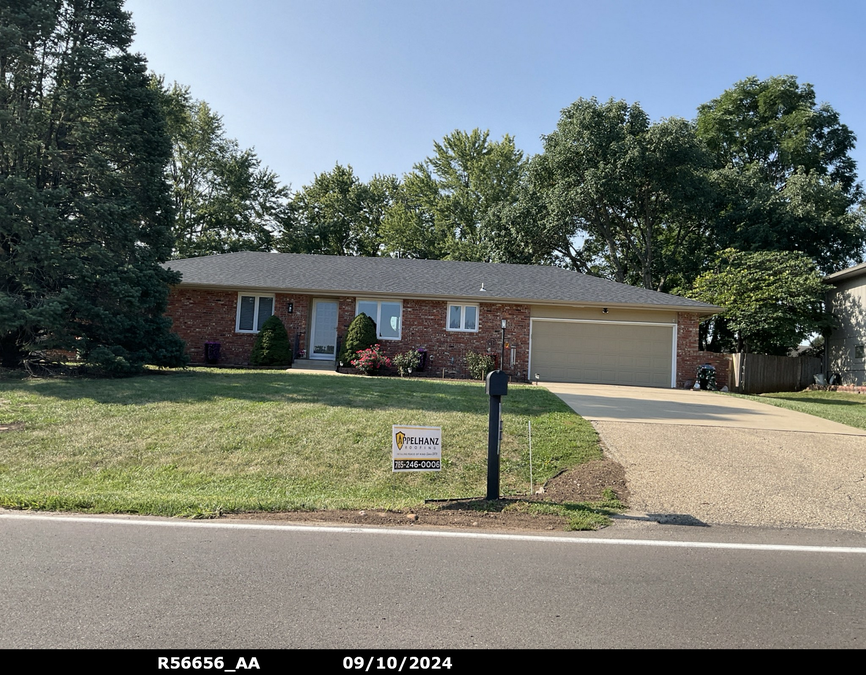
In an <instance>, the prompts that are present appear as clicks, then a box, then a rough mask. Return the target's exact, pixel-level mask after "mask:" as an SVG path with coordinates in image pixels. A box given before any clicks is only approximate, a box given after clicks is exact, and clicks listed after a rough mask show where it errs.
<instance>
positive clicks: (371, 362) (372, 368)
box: [349, 345, 391, 375]
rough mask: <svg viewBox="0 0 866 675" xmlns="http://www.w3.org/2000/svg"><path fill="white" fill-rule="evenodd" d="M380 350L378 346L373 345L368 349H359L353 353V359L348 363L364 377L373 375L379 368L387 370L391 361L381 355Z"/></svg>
mask: <svg viewBox="0 0 866 675" xmlns="http://www.w3.org/2000/svg"><path fill="white" fill-rule="evenodd" d="M381 350H382V348H381V347H380V346H379V345H373V346H372V347H370V348H368V349H361V350H359V351H357V352H355V358H354V359H352V360H351V361H349V363H351V364H352V365H353V366H355V368H357V369H358V370H360V371H361V372H362V373H364V374H365V375H375V374H376V373H378V372H379V369H380V368H383V367H384V368H389V367H390V366H391V359H389V358H388V357H387V356H384V355H383V354H382V351H381Z"/></svg>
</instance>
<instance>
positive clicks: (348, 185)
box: [276, 164, 399, 256]
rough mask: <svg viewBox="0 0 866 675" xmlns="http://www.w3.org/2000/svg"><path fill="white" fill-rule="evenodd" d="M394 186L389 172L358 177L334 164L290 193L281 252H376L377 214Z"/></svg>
mask: <svg viewBox="0 0 866 675" xmlns="http://www.w3.org/2000/svg"><path fill="white" fill-rule="evenodd" d="M398 189H399V181H398V180H397V179H396V178H395V177H394V176H373V178H372V179H371V180H370V182H369V183H362V182H361V181H360V180H358V178H357V177H356V176H355V173H354V171H353V170H352V167H351V165H350V166H345V167H344V166H341V165H340V164H337V165H336V166H335V167H334V169H333V170H332V171H326V172H324V173H320V174H318V175H316V177H315V180H313V182H312V184H310V185H305V186H304V187H303V189H302V190H301V191H300V192H297V193H295V194H294V195H293V196H292V199H291V202H290V204H289V209H288V214H287V216H286V218H285V219H284V221H283V227H282V233H281V235H280V237H279V239H278V240H277V241H276V248H277V250H279V251H282V252H286V253H318V254H324V255H363V256H375V255H378V253H379V249H380V248H381V241H380V234H379V230H380V225H381V222H382V217H383V215H384V213H385V211H386V210H387V209H388V207H389V206H390V205H391V202H392V200H393V198H394V194H395V193H396V192H397V190H398Z"/></svg>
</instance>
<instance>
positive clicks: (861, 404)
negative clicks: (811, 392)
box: [761, 396, 866, 407]
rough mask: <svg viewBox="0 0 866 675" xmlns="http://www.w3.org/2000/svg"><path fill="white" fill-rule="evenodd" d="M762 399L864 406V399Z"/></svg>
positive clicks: (764, 397)
mask: <svg viewBox="0 0 866 675" xmlns="http://www.w3.org/2000/svg"><path fill="white" fill-rule="evenodd" d="M761 398H762V399H765V400H768V401H789V402H790V403H810V404H812V405H838V406H861V407H862V406H864V405H866V399H864V400H863V401H846V400H844V399H835V398H812V397H809V398H803V397H800V396H797V397H793V396H792V397H788V396H762V397H761Z"/></svg>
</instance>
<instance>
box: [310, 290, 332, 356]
mask: <svg viewBox="0 0 866 675" xmlns="http://www.w3.org/2000/svg"><path fill="white" fill-rule="evenodd" d="M338 307H339V306H338V303H336V302H334V301H332V300H316V301H315V302H314V303H313V336H312V337H313V339H312V340H311V342H312V347H313V348H312V349H311V350H310V358H311V359H327V360H329V361H333V360H334V359H335V358H336V355H337V313H338V312H337V310H338Z"/></svg>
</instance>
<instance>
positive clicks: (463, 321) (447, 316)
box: [445, 302, 481, 333]
mask: <svg viewBox="0 0 866 675" xmlns="http://www.w3.org/2000/svg"><path fill="white" fill-rule="evenodd" d="M452 307H459V308H460V328H451V308H452ZM467 307H474V308H475V328H465V326H466V308H467ZM480 323H481V307H480V306H479V305H476V304H473V303H471V302H449V303H448V308H447V309H446V310H445V330H447V331H449V332H451V333H477V332H478V330H479V324H480Z"/></svg>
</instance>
